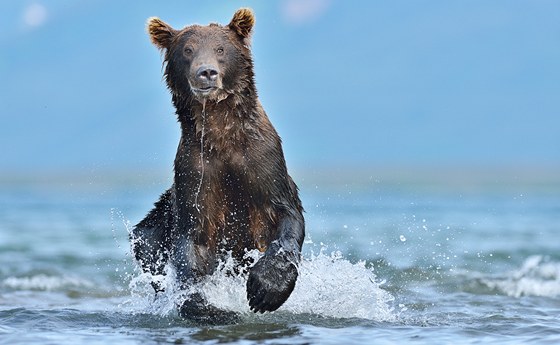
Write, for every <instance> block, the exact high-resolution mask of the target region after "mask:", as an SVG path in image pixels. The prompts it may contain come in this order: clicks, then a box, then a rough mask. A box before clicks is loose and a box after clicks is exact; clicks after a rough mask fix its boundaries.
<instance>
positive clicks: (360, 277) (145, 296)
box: [130, 250, 397, 321]
mask: <svg viewBox="0 0 560 345" xmlns="http://www.w3.org/2000/svg"><path fill="white" fill-rule="evenodd" d="M248 255H250V256H252V257H255V258H257V257H258V256H260V255H262V254H260V253H259V252H258V251H257V250H254V251H251V252H249V253H248ZM235 265H236V263H235V261H234V260H233V259H232V258H231V257H230V258H228V259H226V260H225V261H224V262H221V263H220V265H219V267H218V269H217V270H216V272H215V273H214V274H213V275H211V276H209V277H208V278H207V279H205V280H204V281H202V282H200V283H199V284H196V285H194V286H191V287H190V288H189V289H188V290H187V291H179V290H178V289H177V286H176V284H175V283H174V281H175V278H174V276H175V275H174V271H173V269H172V268H168V271H167V273H166V275H165V276H159V277H153V276H151V275H150V274H147V273H143V274H140V275H139V276H137V277H135V278H133V280H132V281H131V283H130V290H131V292H132V295H133V296H132V297H133V298H132V300H131V301H130V303H131V305H132V306H133V309H135V310H136V311H137V312H142V313H146V312H148V313H153V314H157V315H161V316H166V315H169V314H173V313H175V312H176V305H177V304H179V303H181V302H182V301H183V300H185V299H186V298H188V297H187V296H188V294H189V293H192V292H195V291H197V292H200V293H202V294H203V296H204V297H205V298H206V300H207V301H208V302H209V303H210V304H212V305H214V306H216V307H218V308H221V309H224V310H229V311H234V312H237V313H239V314H241V315H245V316H248V317H249V316H252V315H254V314H253V313H252V312H251V311H250V309H249V305H248V303H247V299H246V284H247V278H246V276H243V275H231V274H228V272H231V269H232V268H233V267H235ZM153 279H158V280H160V281H161V282H162V284H163V286H165V287H166V293H164V294H161V295H160V296H158V297H157V298H155V299H154V297H153V292H152V288H151V285H150V283H151V282H152V280H153ZM382 285H383V282H379V281H377V280H376V276H375V274H374V273H373V270H372V268H369V267H367V266H366V263H365V262H363V261H360V262H357V263H351V262H350V261H348V260H346V259H344V257H343V256H342V254H341V253H340V252H333V253H330V254H325V253H324V250H321V251H320V253H319V254H317V255H315V254H311V255H310V256H309V257H307V258H304V259H303V260H302V262H301V264H300V267H299V277H298V281H297V283H296V287H295V289H294V291H293V293H292V295H291V296H290V298H289V299H288V301H287V302H286V303H285V304H284V305H283V306H281V307H280V308H279V309H278V312H279V313H289V314H294V315H298V314H312V315H317V316H321V317H332V318H341V319H344V318H361V319H368V320H374V321H394V320H395V319H396V318H397V316H396V314H395V312H394V308H393V307H392V303H393V300H394V298H393V296H392V295H391V294H390V293H389V292H387V291H385V290H383V289H382V288H381V286H382ZM266 315H268V314H265V316H262V317H266Z"/></svg>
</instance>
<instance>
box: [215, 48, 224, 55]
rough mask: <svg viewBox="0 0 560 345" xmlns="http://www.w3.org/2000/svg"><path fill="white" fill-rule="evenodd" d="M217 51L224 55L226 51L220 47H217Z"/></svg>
mask: <svg viewBox="0 0 560 345" xmlns="http://www.w3.org/2000/svg"><path fill="white" fill-rule="evenodd" d="M216 53H218V54H219V55H222V54H223V53H224V48H221V47H220V48H218V49H216Z"/></svg>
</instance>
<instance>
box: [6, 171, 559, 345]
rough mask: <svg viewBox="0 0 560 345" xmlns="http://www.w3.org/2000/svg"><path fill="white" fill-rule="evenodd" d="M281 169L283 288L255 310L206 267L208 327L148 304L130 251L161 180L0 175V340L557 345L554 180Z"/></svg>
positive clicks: (171, 299) (239, 286)
mask: <svg viewBox="0 0 560 345" xmlns="http://www.w3.org/2000/svg"><path fill="white" fill-rule="evenodd" d="M295 179H296V181H297V182H298V184H299V185H300V189H301V196H302V200H303V203H304V206H305V208H306V214H305V217H306V224H307V236H306V241H305V244H304V249H303V253H304V261H303V263H302V265H301V267H300V277H299V280H298V282H297V285H296V288H295V290H294V292H293V294H292V296H291V297H290V299H289V300H288V301H287V303H286V304H285V305H283V306H282V307H281V308H280V309H279V310H278V311H276V312H274V313H267V314H263V315H260V314H259V315H256V314H253V313H251V312H250V311H249V309H248V307H247V302H246V300H245V288H244V286H245V281H244V279H243V278H242V277H231V276H228V275H226V274H223V273H221V272H217V273H216V274H215V275H214V276H212V277H210V278H209V279H208V280H207V281H206V282H205V283H204V284H203V285H202V286H201V287H200V288H201V289H202V290H203V293H204V294H205V295H206V296H207V298H208V300H210V301H211V302H212V304H214V305H216V306H219V307H221V308H224V309H228V310H232V311H235V312H237V313H239V314H240V316H241V319H240V321H239V323H237V324H232V325H221V326H211V325H203V324H195V323H193V322H190V321H185V320H182V319H181V318H179V317H178V316H177V314H176V311H175V307H174V304H175V301H176V299H177V298H178V296H179V294H180V292H178V291H173V289H172V288H171V289H170V292H169V293H166V294H165V295H163V296H160V297H158V298H154V294H153V292H152V289H151V287H150V285H149V282H150V279H151V277H148V276H147V275H146V274H141V272H140V270H139V269H138V267H137V265H136V264H135V262H134V260H133V258H132V257H131V254H130V246H129V242H128V231H129V230H130V229H131V226H132V225H133V224H135V223H136V222H138V221H139V220H141V219H142V217H143V216H144V215H145V214H146V213H147V212H148V211H149V210H150V208H151V205H152V203H153V202H154V201H155V200H156V198H157V197H158V195H159V193H161V192H162V191H163V190H164V189H165V188H166V184H167V183H168V181H163V182H162V181H161V179H160V180H159V181H153V182H149V179H145V180H144V181H143V182H142V183H140V182H135V181H130V180H128V179H126V178H124V179H123V178H121V179H117V180H114V181H111V180H110V179H109V180H108V182H107V181H104V182H103V183H99V182H98V181H97V180H96V179H95V178H93V180H95V181H93V182H92V183H88V182H87V179H86V182H82V183H75V184H74V183H69V182H64V179H60V180H58V181H54V182H49V181H43V182H41V183H25V182H22V181H17V180H13V181H11V182H7V181H4V182H2V183H1V184H0V344H166V343H171V344H216V343H233V344H396V343H399V344H402V343H418V344H486V343H494V344H520V343H536V344H559V343H560V239H559V237H560V186H559V185H558V184H557V183H549V184H546V183H521V182H517V181H515V179H513V180H511V181H509V182H504V181H500V180H499V179H495V180H493V181H492V180H490V182H488V181H486V182H484V183H465V182H461V181H457V180H453V181H451V182H449V181H447V182H446V181H444V182H442V181H434V182H433V183H414V182H410V181H399V180H398V179H392V180H390V181H387V180H384V179H382V178H381V179H379V178H376V177H375V176H372V177H370V178H369V179H368V178H366V179H362V180H361V181H360V182H359V183H358V182H356V180H355V179H353V178H352V177H351V176H342V177H340V178H339V179H334V180H336V183H335V182H332V181H331V182H328V181H325V180H324V179H314V177H313V174H310V175H308V176H307V177H305V178H299V179H298V178H297V177H296V178H295ZM334 180H333V181H334ZM537 182H538V181H537ZM224 265H227V263H224ZM166 283H167V284H169V285H170V286H171V285H172V282H166Z"/></svg>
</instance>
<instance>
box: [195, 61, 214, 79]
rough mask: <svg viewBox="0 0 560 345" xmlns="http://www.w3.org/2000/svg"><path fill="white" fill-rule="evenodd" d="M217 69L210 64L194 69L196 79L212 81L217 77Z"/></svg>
mask: <svg viewBox="0 0 560 345" xmlns="http://www.w3.org/2000/svg"><path fill="white" fill-rule="evenodd" d="M218 74H219V73H218V70H217V69H216V68H215V67H214V66H212V65H203V66H200V68H199V69H198V70H197V71H196V79H198V80H199V81H200V82H202V83H213V82H216V80H217V79H218Z"/></svg>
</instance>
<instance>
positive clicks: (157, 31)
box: [147, 17, 177, 49]
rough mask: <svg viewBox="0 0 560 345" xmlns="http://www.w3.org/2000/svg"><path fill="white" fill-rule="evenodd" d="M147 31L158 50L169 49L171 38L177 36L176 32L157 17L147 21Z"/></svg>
mask: <svg viewBox="0 0 560 345" xmlns="http://www.w3.org/2000/svg"><path fill="white" fill-rule="evenodd" d="M147 29H148V34H149V35H150V39H151V40H152V43H153V44H155V45H156V47H158V48H159V49H167V48H169V47H170V46H171V41H172V40H173V37H175V35H176V34H177V30H175V29H173V28H172V27H171V26H170V25H169V24H167V23H165V22H164V21H163V20H161V19H159V18H157V17H151V18H149V19H148V24H147Z"/></svg>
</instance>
